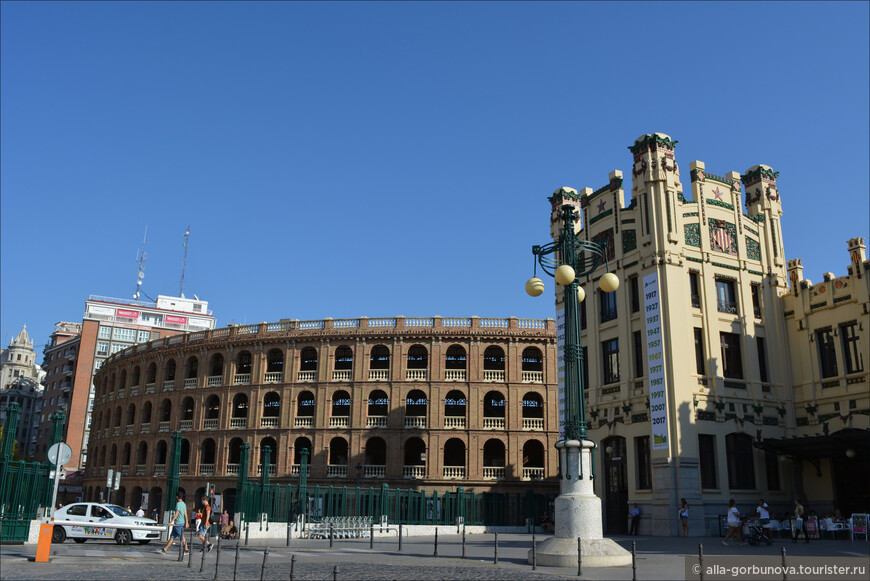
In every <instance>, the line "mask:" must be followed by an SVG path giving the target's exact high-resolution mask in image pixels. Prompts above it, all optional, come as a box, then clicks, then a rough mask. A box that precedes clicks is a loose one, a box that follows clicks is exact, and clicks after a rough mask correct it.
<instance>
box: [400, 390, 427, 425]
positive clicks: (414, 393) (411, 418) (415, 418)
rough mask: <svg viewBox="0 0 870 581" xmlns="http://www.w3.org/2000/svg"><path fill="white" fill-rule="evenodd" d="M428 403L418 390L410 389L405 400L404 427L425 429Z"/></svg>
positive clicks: (424, 395)
mask: <svg viewBox="0 0 870 581" xmlns="http://www.w3.org/2000/svg"><path fill="white" fill-rule="evenodd" d="M428 410H429V401H428V399H427V398H426V394H425V393H423V392H422V391H421V390H419V389H412V390H411V391H410V392H408V397H407V398H405V427H406V428H425V427H426V416H427V415H428V414H427V412H428Z"/></svg>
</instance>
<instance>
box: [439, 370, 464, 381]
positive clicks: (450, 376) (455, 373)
mask: <svg viewBox="0 0 870 581" xmlns="http://www.w3.org/2000/svg"><path fill="white" fill-rule="evenodd" d="M444 380H445V381H465V370H464V369H445V370H444Z"/></svg>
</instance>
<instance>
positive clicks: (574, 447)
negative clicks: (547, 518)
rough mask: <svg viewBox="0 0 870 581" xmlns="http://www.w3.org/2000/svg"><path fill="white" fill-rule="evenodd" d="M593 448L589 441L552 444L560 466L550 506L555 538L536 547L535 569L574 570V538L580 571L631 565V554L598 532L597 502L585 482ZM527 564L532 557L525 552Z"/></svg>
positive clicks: (588, 479) (575, 562)
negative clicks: (552, 506) (554, 494)
mask: <svg viewBox="0 0 870 581" xmlns="http://www.w3.org/2000/svg"><path fill="white" fill-rule="evenodd" d="M594 446H595V444H594V443H593V442H591V441H589V440H583V441H580V440H564V441H561V442H557V443H556V447H557V448H558V449H559V456H560V458H561V463H562V481H561V484H560V494H559V496H558V497H557V498H556V500H555V503H554V512H555V514H554V520H555V524H556V528H555V536H554V537H552V538H549V539H547V540H546V541H544V542H543V543H541V545H540V546H539V547H537V555H536V557H537V564H538V565H542V566H544V567H576V566H577V539H578V538H579V539H580V550H581V553H582V554H581V563H582V565H583V566H584V567H618V566H622V565H631V553H630V552H628V551H626V550H625V549H623V548H622V547H620V546H619V545H618V544H616V543H615V542H614V541H612V540H610V539H606V538H604V536H603V534H602V532H601V531H602V528H601V499H600V498H598V497H597V496H595V493H594V492H593V490H592V480H591V479H590V478H589V477H590V475H591V474H592V449H593V448H594ZM581 458H582V463H581ZM581 466H582V468H583V470H582V477H581V471H580V468H581ZM531 562H532V553H531V551H529V563H531Z"/></svg>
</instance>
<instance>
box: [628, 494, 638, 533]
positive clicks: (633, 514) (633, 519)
mask: <svg viewBox="0 0 870 581" xmlns="http://www.w3.org/2000/svg"><path fill="white" fill-rule="evenodd" d="M638 521H640V508H638V506H637V503H636V502H635V503H634V508H633V509H631V528H630V529H628V534H629V535H634V536H637V524H638Z"/></svg>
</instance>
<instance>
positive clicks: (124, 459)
mask: <svg viewBox="0 0 870 581" xmlns="http://www.w3.org/2000/svg"><path fill="white" fill-rule="evenodd" d="M131 454H132V447H131V446H130V442H126V443H125V444H124V447H123V448H121V465H122V466H130V455H131ZM127 470H129V468H125V469H124V472H126V471H127Z"/></svg>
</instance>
